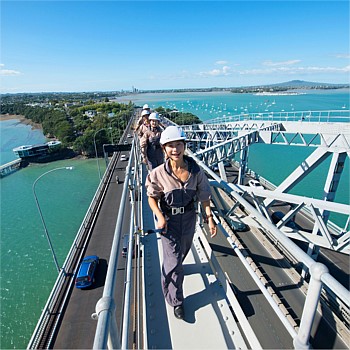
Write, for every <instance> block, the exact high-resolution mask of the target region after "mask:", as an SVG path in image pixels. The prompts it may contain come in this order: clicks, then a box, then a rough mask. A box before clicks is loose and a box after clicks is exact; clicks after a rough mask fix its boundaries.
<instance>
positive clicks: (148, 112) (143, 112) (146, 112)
mask: <svg viewBox="0 0 350 350" xmlns="http://www.w3.org/2000/svg"><path fill="white" fill-rule="evenodd" d="M149 114H150V111H147V109H145V110H143V111H142V112H141V117H143V116H144V115H149Z"/></svg>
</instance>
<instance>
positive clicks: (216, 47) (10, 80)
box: [0, 0, 350, 93]
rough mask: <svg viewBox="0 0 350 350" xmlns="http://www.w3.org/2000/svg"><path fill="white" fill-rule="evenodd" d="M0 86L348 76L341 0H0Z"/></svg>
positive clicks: (149, 85)
mask: <svg viewBox="0 0 350 350" xmlns="http://www.w3.org/2000/svg"><path fill="white" fill-rule="evenodd" d="M1 42H2V44H1V52H2V54H1V60H0V78H1V90H0V92H1V93H21V92H61V91H64V92H75V91H117V90H131V88H132V87H133V86H134V87H135V88H137V89H139V90H162V89H164V90H166V89H181V88H187V89H189V88H193V89H194V88H210V87H220V88H225V87H234V86H236V87H238V86H253V85H268V84H276V83H281V82H285V81H291V80H304V81H312V82H320V83H330V84H348V83H349V72H350V65H349V58H350V56H349V2H348V1H307V2H305V1H218V2H210V1H154V2H151V1H16V0H12V1H6V0H5V1H2V3H1Z"/></svg>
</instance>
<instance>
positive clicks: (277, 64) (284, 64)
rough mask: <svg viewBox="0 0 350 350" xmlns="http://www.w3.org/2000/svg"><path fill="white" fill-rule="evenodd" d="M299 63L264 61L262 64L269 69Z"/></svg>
mask: <svg viewBox="0 0 350 350" xmlns="http://www.w3.org/2000/svg"><path fill="white" fill-rule="evenodd" d="M299 62H301V61H300V60H289V61H283V62H272V61H265V62H263V65H264V66H269V67H278V66H290V65H293V64H296V63H299Z"/></svg>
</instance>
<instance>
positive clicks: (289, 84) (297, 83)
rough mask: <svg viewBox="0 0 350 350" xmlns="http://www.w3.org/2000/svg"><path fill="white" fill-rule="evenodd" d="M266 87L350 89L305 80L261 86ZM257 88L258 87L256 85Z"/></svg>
mask: <svg viewBox="0 0 350 350" xmlns="http://www.w3.org/2000/svg"><path fill="white" fill-rule="evenodd" d="M260 86H264V87H286V88H295V89H297V88H316V87H318V88H320V87H323V88H327V87H328V88H340V87H348V86H349V84H331V83H316V82H311V81H304V80H290V81H286V82H284V83H277V84H268V85H260ZM255 87H257V85H255Z"/></svg>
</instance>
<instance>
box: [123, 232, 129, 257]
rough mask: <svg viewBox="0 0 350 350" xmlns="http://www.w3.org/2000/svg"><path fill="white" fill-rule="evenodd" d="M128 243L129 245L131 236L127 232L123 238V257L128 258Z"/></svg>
mask: <svg viewBox="0 0 350 350" xmlns="http://www.w3.org/2000/svg"><path fill="white" fill-rule="evenodd" d="M128 245H129V236H128V235H127V234H125V235H124V238H123V248H122V257H123V258H126V257H127V255H128Z"/></svg>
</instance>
